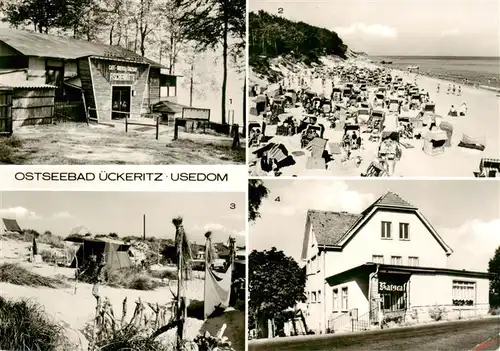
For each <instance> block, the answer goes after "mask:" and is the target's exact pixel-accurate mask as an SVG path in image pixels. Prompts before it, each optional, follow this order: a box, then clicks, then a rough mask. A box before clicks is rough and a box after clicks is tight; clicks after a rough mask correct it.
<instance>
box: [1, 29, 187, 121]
mask: <svg viewBox="0 0 500 351" xmlns="http://www.w3.org/2000/svg"><path fill="white" fill-rule="evenodd" d="M166 72H167V69H166V67H164V66H162V65H161V64H159V63H157V62H155V61H152V60H149V59H147V58H145V57H142V56H140V55H137V54H136V53H134V52H131V51H129V50H126V49H123V48H121V47H117V46H109V45H104V44H99V43H92V42H88V41H83V40H76V39H72V38H63V37H57V36H51V35H46V34H40V33H32V32H27V31H22V30H14V29H7V28H2V29H0V85H1V86H5V87H17V86H19V85H21V86H25V85H26V84H27V83H29V85H30V86H33V87H43V86H51V87H55V101H56V102H58V101H64V102H68V101H72V102H81V103H82V104H83V105H84V109H85V111H86V114H87V115H86V117H89V118H90V119H91V120H94V121H97V122H106V121H111V120H112V119H121V118H125V117H129V118H130V117H141V116H142V115H144V114H147V113H151V112H154V111H153V110H154V106H155V105H157V104H158V103H160V101H172V102H174V103H175V102H176V97H177V76H175V75H172V74H167V73H166Z"/></svg>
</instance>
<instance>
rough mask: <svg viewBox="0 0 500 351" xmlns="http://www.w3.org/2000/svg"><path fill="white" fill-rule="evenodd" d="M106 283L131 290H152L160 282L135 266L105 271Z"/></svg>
mask: <svg viewBox="0 0 500 351" xmlns="http://www.w3.org/2000/svg"><path fill="white" fill-rule="evenodd" d="M106 285H108V286H111V287H114V288H124V289H133V290H145V291H147V290H154V289H156V288H158V287H160V286H161V284H160V283H159V282H157V281H155V280H153V279H152V278H151V277H150V276H148V275H147V274H146V273H145V272H143V271H141V270H140V269H138V268H136V267H131V268H123V269H118V270H113V271H111V272H108V273H107V281H106Z"/></svg>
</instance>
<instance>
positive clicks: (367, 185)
mask: <svg viewBox="0 0 500 351" xmlns="http://www.w3.org/2000/svg"><path fill="white" fill-rule="evenodd" d="M264 183H265V185H266V186H267V187H268V189H269V190H270V191H271V193H270V195H269V196H268V198H266V199H265V200H264V202H263V204H262V206H261V208H260V210H259V211H260V212H261V218H259V219H257V220H256V222H255V223H253V224H251V225H250V228H249V234H248V235H249V249H250V250H254V249H255V250H265V249H270V248H271V247H273V246H274V247H276V248H278V249H279V250H283V251H284V252H285V253H286V254H287V255H289V256H292V257H293V258H294V259H295V260H297V262H299V264H301V261H300V254H301V250H302V240H303V237H304V226H305V218H306V212H307V210H308V209H315V210H330V211H346V212H351V213H360V212H361V211H362V210H364V209H365V208H367V207H368V206H369V205H370V204H372V203H373V202H374V201H375V200H376V199H377V198H378V197H380V196H381V195H383V194H384V193H385V192H386V191H388V190H390V191H392V192H394V193H396V194H398V195H399V196H400V197H402V198H403V199H404V200H406V201H408V202H409V203H411V204H412V205H414V206H416V207H417V208H419V210H420V212H421V213H422V214H423V215H424V216H425V217H426V218H427V219H428V220H429V221H430V223H431V224H432V225H433V227H434V228H435V229H436V230H437V232H438V233H439V235H440V236H441V237H442V238H443V239H444V240H445V242H446V243H447V244H448V245H449V246H450V247H451V248H452V249H453V251H454V253H453V254H452V255H451V256H450V260H449V265H450V267H449V268H455V269H467V270H475V271H486V270H487V268H488V261H489V259H490V258H491V257H492V256H493V254H494V251H495V249H496V248H497V247H498V246H500V202H499V200H498V199H500V182H497V181H463V180H446V181H432V180H389V181H387V180H377V179H376V180H369V179H363V180H361V181H360V180H357V181H356V180H352V181H341V180H266V181H265V182H264ZM277 200H279V201H277Z"/></svg>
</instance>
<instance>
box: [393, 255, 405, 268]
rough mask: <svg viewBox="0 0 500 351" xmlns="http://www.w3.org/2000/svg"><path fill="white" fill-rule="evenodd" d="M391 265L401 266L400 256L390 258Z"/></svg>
mask: <svg viewBox="0 0 500 351" xmlns="http://www.w3.org/2000/svg"><path fill="white" fill-rule="evenodd" d="M391 264H394V265H398V266H401V265H402V264H403V260H402V258H401V256H391Z"/></svg>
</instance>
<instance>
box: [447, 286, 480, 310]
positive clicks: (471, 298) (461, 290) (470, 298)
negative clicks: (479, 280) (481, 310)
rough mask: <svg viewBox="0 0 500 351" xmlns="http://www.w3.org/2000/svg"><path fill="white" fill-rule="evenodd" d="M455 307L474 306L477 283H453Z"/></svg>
mask: <svg viewBox="0 0 500 351" xmlns="http://www.w3.org/2000/svg"><path fill="white" fill-rule="evenodd" d="M452 296H453V306H474V303H475V300H476V282H470V281H460V280H454V281H453V293H452Z"/></svg>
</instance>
